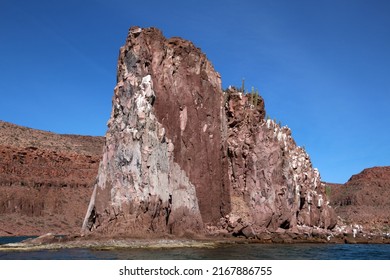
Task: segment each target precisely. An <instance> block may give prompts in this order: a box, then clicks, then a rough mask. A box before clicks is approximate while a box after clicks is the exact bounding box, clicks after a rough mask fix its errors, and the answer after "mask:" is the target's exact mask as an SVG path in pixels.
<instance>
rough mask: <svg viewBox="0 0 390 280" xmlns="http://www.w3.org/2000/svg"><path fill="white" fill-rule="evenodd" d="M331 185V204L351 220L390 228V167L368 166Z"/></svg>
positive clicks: (380, 227)
mask: <svg viewBox="0 0 390 280" xmlns="http://www.w3.org/2000/svg"><path fill="white" fill-rule="evenodd" d="M328 185H329V186H330V200H331V204H332V206H333V207H334V208H335V210H336V213H337V215H339V216H340V217H341V218H342V219H343V220H345V221H346V222H347V223H356V224H361V225H363V226H364V227H365V228H367V229H369V228H376V229H378V230H382V231H389V230H390V224H389V222H390V166H384V167H373V168H367V169H364V170H363V171H362V172H361V173H359V174H356V175H353V176H352V177H351V178H350V179H349V180H348V182H347V183H345V184H344V185H336V184H328Z"/></svg>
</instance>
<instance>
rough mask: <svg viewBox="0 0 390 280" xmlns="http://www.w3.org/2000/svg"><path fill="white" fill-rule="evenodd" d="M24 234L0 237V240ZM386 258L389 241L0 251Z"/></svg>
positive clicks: (15, 255) (28, 255)
mask: <svg viewBox="0 0 390 280" xmlns="http://www.w3.org/2000/svg"><path fill="white" fill-rule="evenodd" d="M23 239H25V237H0V244H4V243H9V242H17V241H21V240H23ZM37 259H38V260H95V259H98V260H102V259H103V260H104V259H109V260H133V259H137V260H154V259H157V260H172V259H173V260H176V259H178V260H188V259H190V260H207V259H211V260H229V259H230V260H235V259H247V260H390V244H229V245H222V246H219V247H217V248H172V249H167V248H164V249H128V248H126V249H115V250H96V249H85V248H77V249H60V250H40V251H30V252H12V251H9V252H5V251H0V260H37Z"/></svg>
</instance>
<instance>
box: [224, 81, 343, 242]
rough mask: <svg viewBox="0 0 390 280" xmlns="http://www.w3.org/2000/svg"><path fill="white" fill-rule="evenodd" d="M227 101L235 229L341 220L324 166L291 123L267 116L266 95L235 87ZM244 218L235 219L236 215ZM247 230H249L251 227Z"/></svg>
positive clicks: (228, 219) (229, 220) (331, 223)
mask: <svg viewBox="0 0 390 280" xmlns="http://www.w3.org/2000/svg"><path fill="white" fill-rule="evenodd" d="M225 95H226V99H227V102H226V103H225V111H226V116H227V118H226V121H227V143H228V144H227V147H228V159H229V178H230V182H231V201H232V203H231V205H232V212H231V213H230V215H228V216H227V217H226V219H225V221H223V220H222V223H223V225H224V226H225V227H227V229H229V227H230V230H233V233H234V234H241V233H242V230H243V229H245V231H244V235H246V234H247V233H248V232H249V233H250V234H253V232H261V231H264V230H265V229H268V230H271V231H275V230H277V229H278V228H282V229H295V230H297V229H298V228H297V227H299V226H302V225H306V226H309V227H314V226H315V227H320V228H324V229H331V228H333V227H334V226H335V225H336V219H335V215H334V211H333V209H332V208H330V207H329V206H328V201H327V197H326V195H325V193H324V186H323V185H322V184H321V178H320V174H319V172H318V170H317V169H316V168H313V167H312V164H311V162H310V158H309V155H308V154H307V153H306V152H305V150H304V148H302V147H299V146H297V145H296V143H295V141H294V140H293V138H292V136H291V131H290V129H289V128H288V127H287V126H285V127H281V126H280V125H279V124H276V122H275V121H273V120H271V119H267V120H265V119H264V116H265V109H264V101H263V99H262V98H261V97H258V96H256V95H255V93H254V94H246V95H244V94H243V93H242V92H239V91H237V90H234V89H232V88H230V89H229V90H228V91H227V92H226V93H225ZM234 220H236V221H238V220H239V222H235V223H234V222H233V225H234V227H233V226H232V225H230V224H232V221H234ZM245 232H247V233H245Z"/></svg>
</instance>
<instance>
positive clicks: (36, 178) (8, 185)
mask: <svg viewBox="0 0 390 280" xmlns="http://www.w3.org/2000/svg"><path fill="white" fill-rule="evenodd" d="M103 143H104V138H103V137H90V136H79V135H59V134H55V133H51V132H46V131H41V130H35V129H30V128H26V127H21V126H17V125H13V124H10V123H6V122H2V121H1V122H0V235H9V234H11V235H20V234H22V235H41V234H43V233H46V232H54V233H58V234H65V233H66V234H70V233H73V234H75V233H78V232H79V231H80V226H81V224H82V219H80V217H82V216H83V215H84V214H85V211H86V208H87V206H86V205H87V204H88V200H89V198H90V187H91V186H92V185H93V183H94V181H95V179H96V174H97V170H98V165H99V161H100V158H101V152H102V148H103Z"/></svg>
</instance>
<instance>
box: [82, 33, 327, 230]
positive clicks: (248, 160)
mask: <svg viewBox="0 0 390 280" xmlns="http://www.w3.org/2000/svg"><path fill="white" fill-rule="evenodd" d="M249 98H250V99H249ZM264 115H265V110H264V102H263V100H262V99H261V98H260V97H257V96H256V97H255V96H250V95H244V94H243V93H240V92H238V91H237V90H234V89H230V90H229V91H227V92H223V91H222V89H221V80H220V76H219V74H218V73H217V72H216V71H215V70H214V69H213V67H212V65H211V63H210V62H209V61H208V60H207V58H206V56H205V55H204V54H203V53H202V52H201V51H200V50H199V49H198V48H196V47H195V46H194V45H193V44H192V43H191V42H188V41H185V40H183V39H181V38H171V39H166V38H164V36H163V35H162V33H161V32H160V31H159V30H157V29H155V28H148V29H141V28H138V27H133V28H131V29H130V30H129V34H128V38H127V41H126V44H125V46H124V47H122V48H121V50H120V55H119V59H118V69H117V85H116V87H115V89H114V97H113V107H112V113H111V117H110V120H109V122H108V131H107V134H106V145H105V148H104V155H103V159H102V161H101V163H100V166H99V174H98V176H97V181H96V184H95V187H94V191H93V195H92V198H91V202H90V205H89V208H88V212H87V214H86V217H85V220H84V225H83V231H84V232H88V231H98V232H101V233H105V234H126V235H143V234H145V233H148V232H149V233H159V234H161V233H173V234H176V235H181V234H184V233H185V232H186V231H190V232H197V233H204V232H206V231H209V232H212V231H215V230H217V231H218V230H220V231H225V232H226V231H227V232H231V233H233V234H237V235H239V234H244V235H248V232H249V233H251V234H252V235H256V234H257V233H258V232H261V231H263V230H265V229H269V230H277V229H278V228H283V229H296V228H297V226H299V225H307V226H318V227H322V228H332V227H333V226H334V225H335V219H334V214H333V212H332V210H331V208H330V207H329V206H328V205H327V198H326V196H325V195H324V193H323V190H322V186H321V183H320V177H319V173H318V171H317V170H316V169H313V168H312V166H311V163H310V159H309V156H308V155H307V154H306V152H305V151H304V150H303V149H302V148H300V147H297V146H296V144H295V142H294V141H293V139H292V138H291V132H290V130H289V129H288V128H287V127H284V128H282V127H280V126H278V125H277V124H275V123H274V122H273V121H270V120H264Z"/></svg>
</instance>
